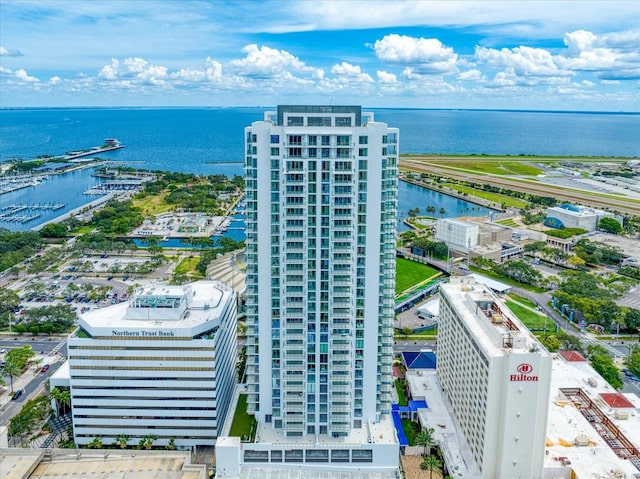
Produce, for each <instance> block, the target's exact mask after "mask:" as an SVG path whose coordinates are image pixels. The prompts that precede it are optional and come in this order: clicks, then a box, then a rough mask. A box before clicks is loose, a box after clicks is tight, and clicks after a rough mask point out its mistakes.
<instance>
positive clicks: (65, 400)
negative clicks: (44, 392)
mask: <svg viewBox="0 0 640 479" xmlns="http://www.w3.org/2000/svg"><path fill="white" fill-rule="evenodd" d="M51 398H52V399H54V400H55V401H56V413H57V415H59V416H64V415H65V414H67V411H68V408H69V406H70V405H71V392H70V391H69V389H67V388H58V387H55V388H53V389H52V390H51Z"/></svg>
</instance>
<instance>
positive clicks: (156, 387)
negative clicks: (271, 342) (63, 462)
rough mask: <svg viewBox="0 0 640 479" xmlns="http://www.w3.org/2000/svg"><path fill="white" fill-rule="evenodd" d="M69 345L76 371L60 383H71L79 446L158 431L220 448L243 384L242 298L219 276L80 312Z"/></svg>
mask: <svg viewBox="0 0 640 479" xmlns="http://www.w3.org/2000/svg"><path fill="white" fill-rule="evenodd" d="M68 350H69V353H68V354H69V359H68V362H67V363H68V365H67V367H68V369H67V371H68V372H67V378H66V379H65V380H63V381H61V380H60V379H59V378H57V377H56V378H55V380H52V386H53V384H54V383H55V385H58V386H69V387H70V391H71V403H72V414H73V418H72V419H73V431H74V439H75V442H76V444H78V445H79V446H84V445H87V444H88V443H89V442H91V440H92V439H94V438H95V437H96V436H100V437H101V438H102V442H103V443H104V444H105V445H108V444H112V443H113V442H114V441H115V440H116V439H117V438H118V437H119V436H127V437H128V443H129V445H137V444H138V442H139V441H140V439H142V438H144V437H145V436H149V435H151V436H156V437H157V439H156V440H155V442H154V445H155V446H166V445H168V444H169V443H170V441H171V440H172V438H173V441H174V443H175V445H176V446H178V447H192V446H199V445H213V444H215V442H216V436H217V435H218V430H219V429H221V428H222V425H223V423H224V420H225V418H226V415H227V410H228V408H229V404H230V402H231V398H232V396H233V389H234V387H235V384H236V368H235V365H236V360H237V340H236V301H235V296H234V293H233V292H232V291H231V290H230V289H229V288H228V287H226V286H225V285H224V284H222V283H218V282H213V281H198V282H195V283H191V284H189V285H184V286H166V285H157V286H153V287H147V288H144V289H139V290H137V291H136V292H135V293H134V294H133V295H132V297H131V298H130V299H129V300H128V301H127V302H122V303H119V304H116V305H113V306H109V307H106V308H102V309H97V310H94V311H90V312H88V313H85V314H82V315H80V317H79V328H78V329H77V330H76V331H75V332H74V333H73V334H72V335H71V336H70V337H69V340H68ZM61 369H62V368H61ZM57 375H58V374H57V373H56V376H57Z"/></svg>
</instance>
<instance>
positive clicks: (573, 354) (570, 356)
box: [558, 351, 586, 362]
mask: <svg viewBox="0 0 640 479" xmlns="http://www.w3.org/2000/svg"><path fill="white" fill-rule="evenodd" d="M558 354H559V355H560V356H562V357H563V358H564V360H565V361H568V362H577V361H586V359H585V358H584V356H583V355H582V354H580V353H579V352H578V351H558Z"/></svg>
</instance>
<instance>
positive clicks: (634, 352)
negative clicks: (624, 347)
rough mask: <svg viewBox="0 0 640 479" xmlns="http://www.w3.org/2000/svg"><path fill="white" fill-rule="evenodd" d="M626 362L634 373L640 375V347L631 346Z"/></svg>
mask: <svg viewBox="0 0 640 479" xmlns="http://www.w3.org/2000/svg"><path fill="white" fill-rule="evenodd" d="M630 348H631V347H630ZM624 364H625V366H627V368H629V370H630V371H631V372H632V373H633V374H635V375H636V376H638V377H640V347H637V346H636V347H633V348H631V352H630V354H629V356H627V358H626V359H625V360H624Z"/></svg>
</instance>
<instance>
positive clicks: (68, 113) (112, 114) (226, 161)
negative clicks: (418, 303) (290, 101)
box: [0, 107, 640, 237]
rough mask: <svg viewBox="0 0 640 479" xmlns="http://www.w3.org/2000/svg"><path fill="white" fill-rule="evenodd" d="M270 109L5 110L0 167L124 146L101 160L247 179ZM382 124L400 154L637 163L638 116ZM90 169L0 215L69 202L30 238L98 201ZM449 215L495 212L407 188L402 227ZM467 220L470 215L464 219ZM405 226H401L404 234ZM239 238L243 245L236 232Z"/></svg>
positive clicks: (396, 116)
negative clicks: (414, 218) (252, 131)
mask: <svg viewBox="0 0 640 479" xmlns="http://www.w3.org/2000/svg"><path fill="white" fill-rule="evenodd" d="M267 110H273V108H269V107H266V108H200V109H197V108H196V109H194V108H190V109H183V108H50V109H3V110H0V162H4V161H8V160H10V159H13V158H21V159H33V158H36V157H38V156H40V155H60V154H64V153H65V152H67V151H72V150H80V149H88V148H91V147H93V146H98V145H102V143H103V142H104V139H105V138H117V139H118V140H120V141H121V142H122V143H123V144H124V145H125V148H123V149H120V150H116V151H112V152H106V153H100V155H99V156H100V157H101V158H105V159H109V160H112V161H121V162H124V163H126V164H128V165H130V166H133V167H136V168H142V169H148V170H165V171H180V172H185V173H195V174H199V175H213V174H223V175H227V176H233V175H242V174H243V167H242V161H243V157H244V155H243V148H244V128H245V127H246V126H249V125H251V123H252V122H254V121H259V120H262V119H263V116H264V111H267ZM364 110H366V111H373V112H374V115H375V120H376V121H381V122H385V123H388V124H389V125H390V126H393V127H398V128H399V129H400V153H401V154H405V153H416V154H420V153H426V154H431V153H432V154H475V155H482V154H487V155H512V156H519V155H539V156H556V155H557V156H602V157H608V156H622V157H636V156H640V141H639V140H638V138H640V115H638V114H635V113H578V112H575V113H568V112H523V111H475V110H412V109H375V108H364ZM91 173H92V170H80V171H76V172H74V173H69V174H65V175H52V176H50V177H49V179H48V180H46V181H43V182H42V183H41V184H40V185H38V186H37V187H29V188H25V189H22V190H18V191H15V192H12V193H9V194H4V195H0V207H2V206H5V205H10V204H16V203H29V204H31V203H64V204H65V207H64V208H63V209H60V210H57V211H43V212H41V215H42V216H40V217H39V218H38V219H37V220H34V221H32V222H29V223H25V224H19V223H18V224H17V223H7V222H2V221H0V227H5V228H8V229H11V230H28V229H31V228H33V227H34V226H36V225H38V224H40V223H42V222H44V221H46V220H49V219H51V218H53V217H56V216H58V215H60V214H62V213H65V212H67V211H69V210H71V209H73V208H77V207H78V206H81V205H83V204H86V203H88V202H89V201H91V200H93V199H95V197H93V196H87V195H83V192H84V191H85V190H87V189H89V188H90V187H91V186H94V185H95V184H97V183H98V182H99V181H100V180H99V179H97V178H95V177H93V176H91ZM427 206H434V207H436V211H439V210H440V208H444V210H445V213H444V215H443V216H444V217H452V216H459V215H460V214H464V215H469V216H484V215H487V214H488V211H487V210H486V209H484V208H480V207H478V206H476V205H473V204H471V203H468V202H466V201H463V200H458V199H455V198H451V197H448V196H446V195H443V194H441V193H438V192H433V191H430V190H425V189H423V188H419V187H416V186H414V185H409V184H406V183H402V182H401V184H400V189H399V205H398V210H399V218H403V217H406V214H407V211H408V210H409V209H411V208H415V207H418V208H420V209H421V214H425V213H426V212H425V208H426V207H427ZM461 212H463V213H461ZM404 228H405V227H404V226H403V225H402V223H399V229H400V230H402V229H404ZM234 235H235V236H236V237H237V236H238V232H237V231H236V232H235V233H234Z"/></svg>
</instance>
